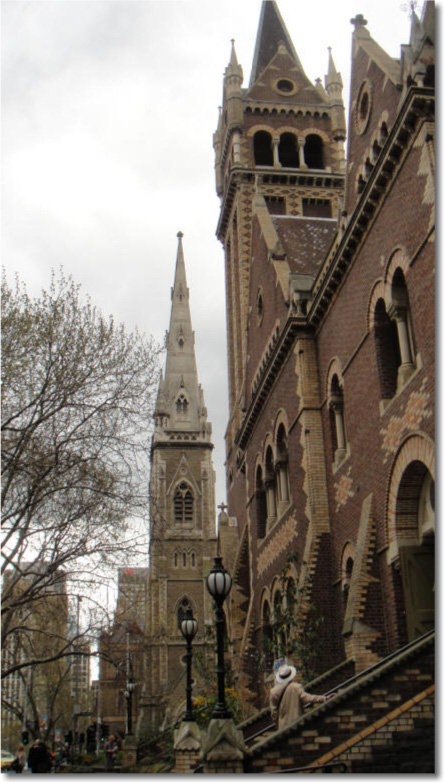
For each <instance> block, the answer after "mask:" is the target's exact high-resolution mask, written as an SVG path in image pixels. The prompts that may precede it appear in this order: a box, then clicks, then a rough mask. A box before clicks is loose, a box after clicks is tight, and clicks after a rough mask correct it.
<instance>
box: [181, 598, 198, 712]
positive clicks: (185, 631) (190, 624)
mask: <svg viewBox="0 0 444 783" xmlns="http://www.w3.org/2000/svg"><path fill="white" fill-rule="evenodd" d="M180 630H181V633H182V636H183V637H184V639H185V641H186V643H187V653H186V655H187V687H186V694H187V710H186V713H185V716H184V718H183V719H184V720H193V701H192V698H191V691H192V686H191V661H192V652H191V643H192V641H193V639H194V637H195V636H196V634H197V620H196V619H195V618H194V617H193V610H192V609H191V607H190V606H188V607H187V610H186V612H185V618H184V619H183V620H182V622H181V624H180Z"/></svg>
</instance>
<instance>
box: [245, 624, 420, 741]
mask: <svg viewBox="0 0 444 783" xmlns="http://www.w3.org/2000/svg"><path fill="white" fill-rule="evenodd" d="M434 633H435V629H432V630H431V631H427V632H426V633H425V634H423V635H422V636H418V637H417V638H416V639H414V640H413V641H412V642H409V643H408V644H406V645H404V647H400V648H398V649H397V650H395V651H394V652H392V653H390V654H389V655H387V656H386V657H385V658H382V659H381V660H380V661H377V663H373V664H372V665H371V666H369V667H368V668H367V669H364V670H363V671H361V672H358V673H357V674H355V675H354V676H353V677H349V679H348V680H344V682H341V683H340V684H339V685H336V686H335V687H334V688H330V690H328V691H326V692H325V693H324V696H328V695H329V694H330V693H339V692H340V691H341V690H345V689H346V688H348V687H350V686H351V685H353V683H356V682H358V681H359V680H361V679H364V678H365V677H367V676H368V675H369V674H371V672H372V671H375V670H377V669H379V668H380V667H382V666H384V665H385V664H387V663H389V662H390V661H391V660H393V659H395V658H397V657H398V656H400V655H402V654H403V653H405V652H407V651H408V650H409V649H414V648H415V647H416V646H418V645H420V643H421V642H423V641H425V640H426V639H427V638H428V637H431V636H433V635H434ZM307 687H309V686H307ZM311 706H312V705H310V708H311ZM275 728H276V724H275V723H274V722H273V723H270V724H268V725H267V726H264V727H263V728H262V729H261V730H260V731H257V732H256V733H255V734H252V735H251V736H246V737H245V742H248V743H251V741H252V740H255V739H256V738H257V737H260V736H262V735H263V734H265V732H266V731H270V730H272V729H275Z"/></svg>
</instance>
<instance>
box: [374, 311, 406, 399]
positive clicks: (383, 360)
mask: <svg viewBox="0 0 444 783" xmlns="http://www.w3.org/2000/svg"><path fill="white" fill-rule="evenodd" d="M374 336H375V350H376V363H377V367H378V379H379V389H380V395H381V399H383V400H389V399H391V398H392V397H394V396H395V394H396V385H397V378H398V367H399V366H400V364H401V359H400V356H399V346H398V338H397V333H396V326H395V324H394V323H393V321H392V320H391V319H390V318H389V316H388V314H387V311H386V308H385V303H384V300H383V299H378V301H377V302H376V307H375V314H374Z"/></svg>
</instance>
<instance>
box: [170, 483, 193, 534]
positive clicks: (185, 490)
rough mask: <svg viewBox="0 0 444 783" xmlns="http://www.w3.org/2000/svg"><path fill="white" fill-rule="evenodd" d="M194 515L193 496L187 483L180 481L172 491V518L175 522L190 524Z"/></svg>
mask: <svg viewBox="0 0 444 783" xmlns="http://www.w3.org/2000/svg"><path fill="white" fill-rule="evenodd" d="M193 516H194V497H193V493H192V492H191V489H190V487H189V485H188V484H187V483H186V482H185V481H182V483H181V484H179V486H178V487H177V489H176V491H175V493H174V520H175V522H176V523H177V524H188V525H189V524H191V523H192V522H193Z"/></svg>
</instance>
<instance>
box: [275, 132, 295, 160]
mask: <svg viewBox="0 0 444 783" xmlns="http://www.w3.org/2000/svg"><path fill="white" fill-rule="evenodd" d="M279 163H280V164H281V166H283V167H284V168H294V169H297V168H299V150H298V141H297V138H296V136H295V135H294V134H293V133H283V134H282V136H281V138H280V140H279Z"/></svg>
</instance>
